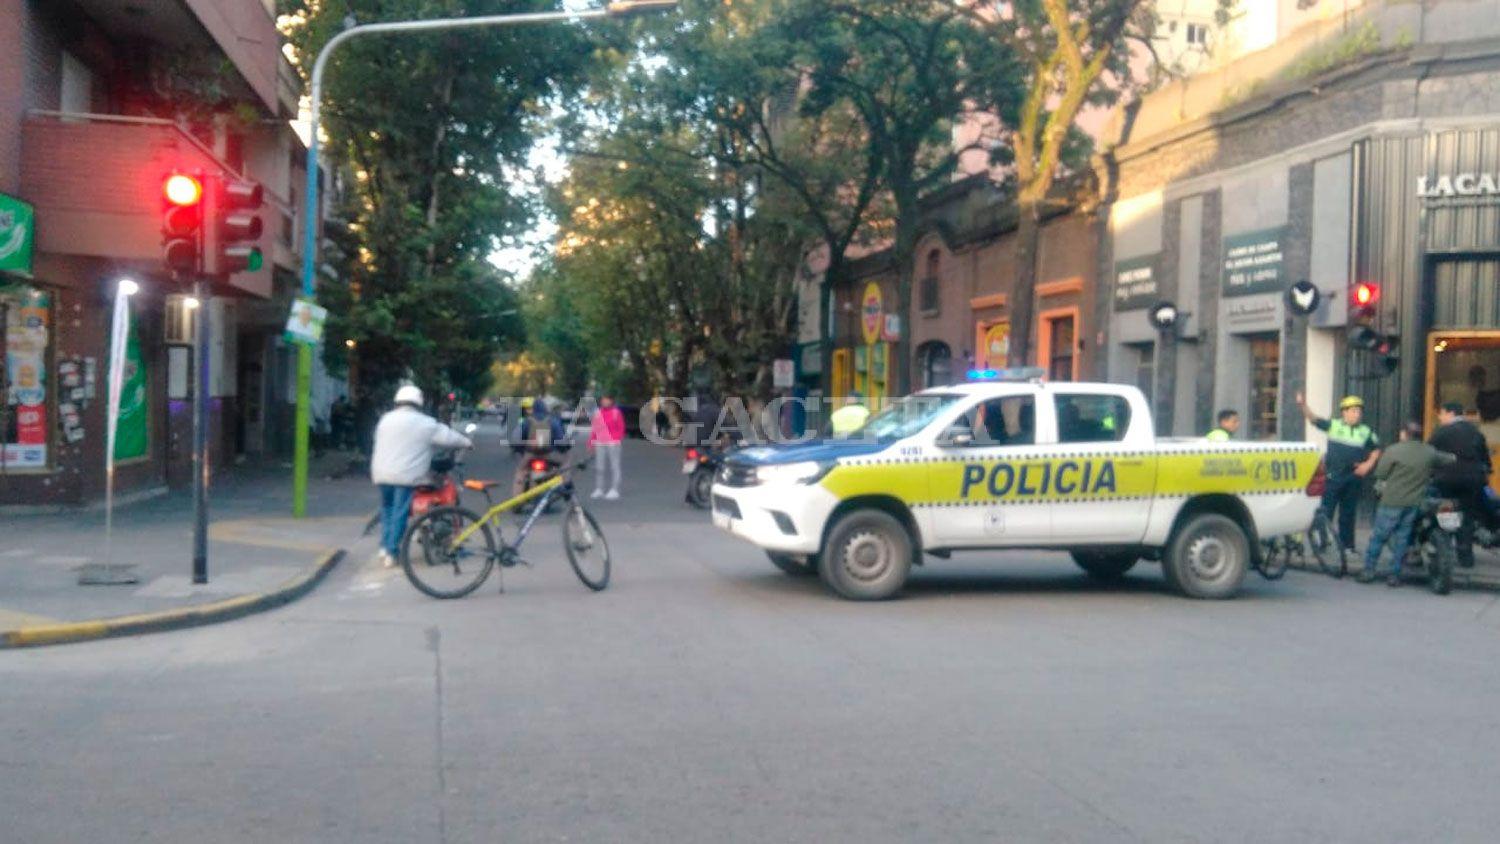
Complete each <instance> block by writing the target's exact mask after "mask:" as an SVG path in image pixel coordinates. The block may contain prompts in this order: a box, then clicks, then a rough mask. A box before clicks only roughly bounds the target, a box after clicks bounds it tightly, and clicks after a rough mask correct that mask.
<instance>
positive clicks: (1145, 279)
mask: <svg viewBox="0 0 1500 844" xmlns="http://www.w3.org/2000/svg"><path fill="white" fill-rule="evenodd" d="M1156 300H1157V292H1156V256H1155V255H1151V256H1148V257H1145V258H1131V259H1130V260H1128V261H1119V262H1116V263H1115V310H1117V311H1128V310H1133V309H1135V308H1144V307H1148V306H1150V305H1152V304H1154V303H1155V302H1156Z"/></svg>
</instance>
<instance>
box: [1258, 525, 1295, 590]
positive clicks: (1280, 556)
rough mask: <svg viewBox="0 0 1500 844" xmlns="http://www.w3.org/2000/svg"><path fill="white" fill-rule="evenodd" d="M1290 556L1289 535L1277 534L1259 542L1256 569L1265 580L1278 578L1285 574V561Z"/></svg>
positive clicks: (1289, 558) (1290, 543) (1286, 561)
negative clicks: (1259, 547) (1259, 549)
mask: <svg viewBox="0 0 1500 844" xmlns="http://www.w3.org/2000/svg"><path fill="white" fill-rule="evenodd" d="M1291 558H1292V540H1291V537H1287V536H1278V537H1274V538H1272V539H1267V540H1265V541H1264V542H1262V543H1261V557H1260V562H1259V563H1258V564H1257V565H1256V567H1255V569H1256V571H1259V572H1260V576H1261V577H1264V578H1265V579H1266V580H1280V579H1281V576H1282V575H1284V574H1286V567H1287V563H1288V562H1290V561H1291Z"/></svg>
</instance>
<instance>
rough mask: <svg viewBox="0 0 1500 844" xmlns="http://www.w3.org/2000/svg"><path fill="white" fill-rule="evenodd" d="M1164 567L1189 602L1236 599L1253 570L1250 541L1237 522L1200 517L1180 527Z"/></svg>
mask: <svg viewBox="0 0 1500 844" xmlns="http://www.w3.org/2000/svg"><path fill="white" fill-rule="evenodd" d="M1162 567H1163V569H1164V570H1165V571H1166V575H1167V582H1168V583H1169V584H1171V585H1172V586H1175V587H1176V588H1177V590H1178V591H1180V592H1182V594H1184V595H1186V596H1188V597H1189V598H1206V599H1211V600H1219V599H1224V598H1233V597H1234V596H1235V594H1236V593H1238V592H1239V590H1240V584H1241V583H1243V582H1244V580H1245V572H1246V571H1248V570H1249V568H1250V540H1249V539H1248V538H1246V536H1245V531H1244V529H1243V528H1241V527H1240V526H1239V523H1238V522H1236V521H1235V520H1234V519H1231V518H1229V517H1228V516H1221V515H1219V514H1218V513H1199V514H1198V515H1196V516H1191V517H1189V518H1188V519H1187V520H1186V521H1185V522H1183V523H1182V525H1181V526H1180V527H1178V529H1177V532H1176V534H1174V535H1173V537H1172V542H1171V544H1170V545H1169V546H1168V547H1167V553H1166V556H1165V558H1163V560H1162Z"/></svg>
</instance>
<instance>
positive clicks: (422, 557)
mask: <svg viewBox="0 0 1500 844" xmlns="http://www.w3.org/2000/svg"><path fill="white" fill-rule="evenodd" d="M478 522H479V516H477V515H475V514H474V513H473V512H471V511H469V510H465V509H463V508H462V507H438V508H435V509H433V510H429V511H428V512H427V513H425V514H423V515H422V517H421V518H419V519H417V520H416V521H415V522H412V524H411V526H410V527H408V528H407V529H406V535H405V536H403V537H402V538H401V568H402V570H403V571H405V572H406V579H407V580H410V581H411V585H413V586H415V587H417V589H418V590H420V591H421V592H422V593H423V594H426V595H430V596H432V597H434V598H441V599H451V598H462V597H463V596H465V595H467V594H469V593H470V592H473V591H474V590H475V589H478V588H479V585H480V584H481V583H484V579H485V578H487V577H489V576H490V569H492V568H494V567H495V537H494V535H493V534H491V533H490V527H489V525H479V529H478V530H475V531H474V532H473V533H471V534H469V536H467V537H465V538H464V540H463V542H458V543H455V542H454V540H455V539H456V538H457V537H458V536H459V535H460V534H462V533H463V532H464V531H466V530H468V529H469V528H470V527H471V526H472V525H475V524H478Z"/></svg>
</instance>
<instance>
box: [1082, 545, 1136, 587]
mask: <svg viewBox="0 0 1500 844" xmlns="http://www.w3.org/2000/svg"><path fill="white" fill-rule="evenodd" d="M1139 560H1140V557H1139V556H1138V555H1137V554H1135V553H1133V552H1130V551H1074V552H1073V562H1075V563H1077V564H1078V567H1079V568H1081V569H1083V570H1084V571H1085V572H1087V573H1088V576H1089V577H1091V578H1093V579H1094V580H1097V581H1100V582H1101V583H1114V582H1116V581H1118V580H1119V579H1120V578H1122V577H1124V576H1125V573H1126V572H1128V571H1130V570H1131V569H1133V568H1135V564H1136V563H1137V562H1138V561H1139Z"/></svg>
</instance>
